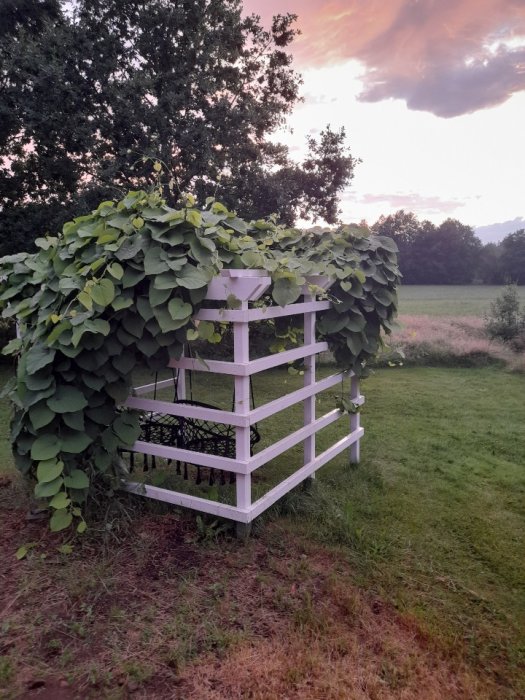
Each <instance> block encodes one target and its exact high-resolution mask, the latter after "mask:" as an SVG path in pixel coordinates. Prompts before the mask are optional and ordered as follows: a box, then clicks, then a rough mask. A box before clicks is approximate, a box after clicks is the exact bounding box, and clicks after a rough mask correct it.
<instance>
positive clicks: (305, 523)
mask: <svg viewBox="0 0 525 700" xmlns="http://www.w3.org/2000/svg"><path fill="white" fill-rule="evenodd" d="M364 387H365V388H364V391H365V393H366V396H367V405H366V407H365V409H364V410H363V416H362V417H363V424H364V425H365V426H366V436H365V439H364V441H363V450H362V455H363V459H362V462H361V464H360V465H359V466H358V467H357V468H355V469H351V470H348V468H347V466H346V465H345V464H344V463H343V462H342V461H339V462H334V463H332V464H331V465H329V466H328V467H327V468H326V469H325V471H324V472H322V474H321V475H320V478H319V481H318V484H316V489H315V490H314V494H315V497H313V498H312V499H311V501H310V500H308V499H307V498H306V497H304V496H303V499H304V508H305V510H304V515H303V511H300V513H301V516H300V517H299V518H298V519H297V520H294V525H293V526H294V527H295V526H298V527H300V528H301V530H303V531H304V532H306V533H308V535H309V536H311V537H317V538H321V539H322V540H323V541H324V542H326V543H327V544H328V543H333V542H334V540H335V539H338V540H339V541H340V543H341V547H342V548H343V549H344V551H345V552H346V554H347V556H348V558H349V559H350V561H351V562H352V563H353V565H354V566H355V570H356V571H357V572H359V576H360V583H361V585H362V586H364V587H366V588H367V589H370V588H371V587H372V588H373V589H374V590H376V591H377V592H378V593H379V595H381V596H382V597H385V598H386V599H387V600H389V601H391V602H392V603H393V604H394V605H395V606H396V607H398V608H399V609H402V610H404V611H408V612H410V613H411V614H413V615H415V616H416V617H417V618H418V619H419V620H420V621H421V622H422V624H423V625H424V626H425V627H426V628H427V629H429V630H431V631H432V632H434V633H437V634H438V635H439V636H440V637H442V638H443V639H447V640H448V643H449V644H450V646H451V648H453V647H455V648H461V649H463V650H464V651H465V653H466V654H467V656H468V658H470V659H471V660H472V661H473V662H474V663H475V664H476V665H478V664H479V666H480V667H483V666H486V667H488V668H491V667H492V666H494V668H496V667H498V666H499V664H503V665H504V667H505V669H506V670H505V673H507V674H508V675H509V676H512V675H515V676H516V678H517V677H518V676H519V672H520V671H519V669H520V668H521V669H522V668H523V666H522V664H523V663H524V661H525V659H524V656H523V654H524V652H525V635H524V630H525V557H524V533H525V470H524V463H523V459H524V455H525V431H524V430H523V425H525V402H524V401H523V396H524V395H525V377H524V376H512V375H510V374H507V373H505V372H503V371H498V370H493V369H492V370H491V369H483V370H477V369H467V370H464V369H447V370H442V369H431V368H412V369H396V370H393V371H381V372H378V373H377V374H375V375H374V376H373V377H372V378H370V379H369V380H367V381H366V382H365V385H364ZM501 670H502V669H501V667H500V668H499V671H498V672H501ZM523 690H524V691H525V688H524V689H523Z"/></svg>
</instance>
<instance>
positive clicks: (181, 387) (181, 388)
mask: <svg viewBox="0 0 525 700" xmlns="http://www.w3.org/2000/svg"><path fill="white" fill-rule="evenodd" d="M181 357H184V350H183V351H182V355H181ZM185 398H186V370H185V369H183V368H182V367H179V368H178V369H177V399H178V400H179V401H183V400H184V399H185Z"/></svg>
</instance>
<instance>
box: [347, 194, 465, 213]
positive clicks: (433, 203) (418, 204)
mask: <svg viewBox="0 0 525 700" xmlns="http://www.w3.org/2000/svg"><path fill="white" fill-rule="evenodd" d="M343 199H344V200H346V201H350V202H351V201H357V202H359V203H360V204H384V205H385V206H386V207H388V208H389V209H407V210H409V211H414V212H415V213H419V214H423V215H427V216H430V215H432V214H451V213H453V212H454V211H455V210H456V209H458V208H459V207H462V206H464V203H463V202H462V201H461V200H459V199H441V197H436V196H434V195H430V196H425V195H420V194H417V193H416V192H396V193H393V194H364V195H362V196H356V195H354V194H353V193H352V192H348V193H347V194H346V195H345V196H343Z"/></svg>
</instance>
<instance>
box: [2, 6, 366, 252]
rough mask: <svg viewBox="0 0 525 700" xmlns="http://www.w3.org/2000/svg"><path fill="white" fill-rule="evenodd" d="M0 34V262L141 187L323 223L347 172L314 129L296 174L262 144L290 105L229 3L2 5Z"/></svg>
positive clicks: (284, 79)
mask: <svg viewBox="0 0 525 700" xmlns="http://www.w3.org/2000/svg"><path fill="white" fill-rule="evenodd" d="M9 8H10V11H9V17H10V21H9V22H7V23H6V24H5V26H4V28H3V33H2V34H1V35H0V89H1V100H0V102H1V104H2V114H1V116H2V117H5V119H3V120H2V125H1V126H0V206H1V207H2V217H1V218H2V222H1V224H0V252H4V253H6V252H12V251H14V250H19V249H21V248H24V247H27V243H28V242H29V241H32V240H33V239H34V238H35V237H36V235H39V234H41V233H43V232H44V231H45V230H46V229H54V228H56V227H58V226H59V225H61V224H62V223H63V221H64V220H66V219H67V218H68V217H69V216H70V215H71V213H72V212H74V213H75V214H78V212H79V211H85V212H87V211H90V210H91V209H92V208H93V206H95V203H96V202H98V201H100V199H101V198H104V197H105V198H111V197H114V196H115V194H116V190H123V189H128V188H137V187H139V186H145V185H147V184H148V179H151V178H150V172H151V163H150V162H143V161H142V156H147V157H148V158H151V159H155V160H159V161H161V162H162V163H163V164H164V167H165V168H166V170H167V171H168V172H169V173H170V174H171V175H172V182H171V187H170V188H168V189H167V191H166V193H165V194H166V196H167V197H168V198H169V199H170V201H172V202H173V200H174V199H176V198H177V196H178V195H179V193H180V192H183V191H188V190H191V191H193V192H194V193H195V194H197V196H198V197H199V199H201V200H203V199H204V198H205V197H206V196H209V195H212V194H217V196H219V197H220V198H221V199H222V200H224V201H225V202H226V203H227V204H233V203H235V204H236V205H237V204H238V202H241V203H245V204H243V205H241V207H239V213H240V214H242V215H243V216H247V217H260V216H266V215H269V214H271V213H274V212H275V213H277V214H278V215H279V216H280V218H281V220H282V221H284V222H285V223H287V224H291V223H293V221H294V220H295V219H296V218H297V217H298V216H300V215H301V216H303V215H305V214H312V215H314V216H321V217H323V218H325V219H326V220H327V221H328V222H329V223H332V222H334V221H335V220H336V217H337V201H338V194H339V193H340V192H341V190H342V189H343V188H344V187H345V186H346V185H347V184H348V182H349V181H350V180H351V178H352V175H353V169H354V166H355V160H354V159H353V158H352V156H351V155H350V153H349V151H348V149H347V148H346V147H345V145H344V139H345V134H344V132H343V131H333V130H331V129H330V127H327V128H326V129H325V130H324V131H323V132H322V134H321V136H320V138H319V140H318V141H315V140H310V143H309V147H310V153H309V154H308V156H307V158H306V159H305V161H304V162H303V163H302V164H300V165H299V164H297V163H294V162H293V161H292V160H291V158H290V154H289V151H288V148H287V147H286V146H284V145H282V144H278V143H275V142H273V141H270V140H269V138H268V137H269V135H270V134H271V133H272V132H274V131H275V130H276V129H277V128H278V127H279V126H281V125H282V124H283V123H284V120H285V118H286V115H287V114H288V113H289V112H290V111H291V110H292V108H293V107H294V105H295V104H296V103H297V101H298V99H299V86H300V82H301V81H300V77H299V76H298V74H297V73H295V72H294V71H293V69H292V66H291V62H292V57H291V55H290V53H289V51H287V48H288V47H289V46H290V45H291V44H292V42H293V40H294V38H295V35H296V34H297V31H296V29H295V28H294V21H295V19H296V17H295V16H294V15H289V14H287V15H278V16H276V17H274V19H273V22H272V26H271V28H270V29H269V30H265V29H263V28H262V27H261V25H260V23H259V19H258V18H257V17H256V16H250V17H244V18H243V17H242V16H241V2H240V0H146V1H143V0H104V1H102V0H89V1H88V0H76V1H75V2H73V3H71V2H66V1H65V0H56V1H53V0H40V2H36V3H29V2H27V0H10V2H9Z"/></svg>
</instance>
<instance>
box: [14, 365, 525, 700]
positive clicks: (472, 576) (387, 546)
mask: <svg viewBox="0 0 525 700" xmlns="http://www.w3.org/2000/svg"><path fill="white" fill-rule="evenodd" d="M4 374H6V372H4ZM297 381H299V380H298V378H294V377H290V376H289V375H288V374H287V373H285V372H277V371H274V372H270V373H268V374H267V375H266V377H265V378H264V381H263V380H262V378H261V377H260V378H259V381H258V382H256V386H255V391H256V400H257V401H258V403H262V402H264V401H266V400H268V399H269V398H273V397H274V396H275V395H276V394H277V393H279V392H280V391H282V389H283V388H284V389H285V390H286V391H288V390H291V389H292V388H294V386H295V383H296V382H297ZM207 390H208V391H210V392H211V393H212V395H213V396H214V402H217V401H221V400H224V401H225V402H228V400H229V397H230V391H229V387H225V386H224V385H219V384H217V385H212V384H208V385H207ZM199 391H200V395H199V396H198V398H201V399H205V398H206V396H204V395H203V394H202V392H203V391H204V385H201V388H200V390H199ZM363 391H364V393H365V394H366V397H367V404H366V406H365V407H364V409H363V411H362V422H363V425H364V426H365V430H366V435H365V438H364V440H363V444H362V462H361V464H359V465H358V466H356V467H349V466H348V464H347V461H346V457H345V456H344V455H342V456H341V457H339V458H338V459H336V460H334V461H333V462H332V463H330V464H329V465H327V466H326V467H324V468H323V469H321V470H320V472H319V474H318V477H317V479H316V481H315V482H314V483H313V484H312V485H311V486H310V488H308V489H302V488H299V489H297V490H295V491H294V492H293V493H292V494H291V495H289V496H288V497H286V498H285V499H284V500H283V501H281V502H280V503H279V504H277V505H276V506H275V507H274V508H273V509H272V511H271V512H270V514H269V515H267V516H265V517H264V518H263V519H262V521H261V522H260V523H259V525H258V527H256V529H255V537H256V539H257V540H260V539H262V543H263V546H264V542H265V538H266V537H267V534H266V532H267V531H268V532H269V531H270V529H271V528H270V526H271V525H272V523H273V525H275V524H276V523H278V524H279V527H281V528H284V530H285V531H287V532H288V533H289V535H290V536H291V537H301V538H303V539H304V541H309V542H317V543H319V544H320V545H321V546H322V547H324V548H325V549H326V551H327V552H333V553H334V554H337V556H342V557H343V558H344V559H345V560H346V562H347V563H348V565H349V566H350V569H351V571H352V576H353V580H354V581H355V582H356V583H357V585H358V586H359V588H360V590H362V591H364V592H365V593H366V594H367V595H369V594H373V595H374V596H377V597H378V598H379V599H380V600H382V601H384V602H385V603H386V604H387V605H389V606H392V607H393V608H394V609H396V610H397V611H399V612H400V614H402V615H404V616H406V617H408V618H409V619H414V620H416V621H417V625H418V627H419V628H421V629H422V630H424V631H425V633H426V634H428V635H429V637H430V638H431V639H433V640H435V641H436V640H437V642H438V643H439V644H440V645H441V647H442V648H444V649H446V651H447V653H448V654H450V656H451V658H452V657H454V658H458V659H460V660H461V661H463V662H465V663H466V664H467V665H468V667H469V668H472V669H474V671H475V673H476V674H480V677H481V678H485V679H488V680H487V683H488V682H489V680H490V682H491V683H495V684H496V685H497V688H498V695H497V697H498V698H499V697H501V698H509V699H510V698H516V697H523V696H524V695H525V687H524V686H523V684H522V681H523V674H522V671H523V663H524V652H525V636H524V630H525V557H524V556H523V554H524V550H523V533H524V532H525V471H524V469H523V456H524V455H525V431H523V425H524V424H525V403H524V401H523V396H524V395H525V376H523V375H512V374H510V373H507V372H505V371H503V370H498V369H493V368H492V369H490V368H485V369H433V368H396V369H393V370H380V371H378V372H377V373H376V374H375V375H373V376H372V377H371V378H370V379H368V380H366V382H365V383H364V388H363ZM334 393H336V392H334V391H333V390H332V392H328V393H327V394H326V395H325V396H323V397H322V399H321V404H322V406H321V408H322V410H323V411H326V410H329V409H330V408H331V407H332V406H333V402H334V396H333V394H334ZM1 405H2V413H1V414H0V418H1V423H2V425H1V426H0V429H1V430H2V438H3V439H2V442H1V444H0V450H1V451H0V455H1V468H2V470H4V471H7V472H9V470H10V469H12V467H11V460H10V457H9V445H8V441H7V409H6V404H5V401H3V402H2V404H1ZM300 412H301V410H300V408H299V409H298V410H297V411H295V412H294V411H292V412H291V413H290V414H289V416H288V422H286V425H285V424H284V421H282V420H281V421H279V420H278V419H274V421H273V423H272V421H265V422H263V424H261V426H260V430H261V432H262V434H263V440H264V444H268V443H269V442H272V441H274V440H275V439H278V437H280V435H281V434H282V433H283V432H286V430H288V429H289V427H290V426H293V425H294V424H295V422H297V421H299V420H300ZM344 429H345V426H344V421H342V422H341V423H340V424H339V426H338V428H337V429H336V428H334V429H333V431H332V430H331V429H330V430H327V431H326V433H325V434H323V436H322V437H321V438H320V443H321V445H323V444H329V443H330V442H331V441H333V440H334V439H335V437H336V432H335V430H339V431H341V430H342V431H344ZM299 452H300V450H299V451H297V450H296V451H295V452H290V453H288V454H287V455H286V456H285V457H284V458H282V459H281V461H280V462H275V463H273V464H272V465H270V467H269V469H268V470H267V473H266V475H265V474H264V473H263V472H261V477H260V479H259V481H258V482H257V485H256V488H257V489H258V490H262V491H264V490H265V488H266V487H267V486H266V485H267V484H271V483H273V482H274V481H275V479H276V478H277V477H278V476H279V475H281V474H285V473H288V472H289V471H290V470H292V469H293V468H294V467H295V463H296V460H298V459H299V458H300V455H299ZM296 453H297V454H296ZM263 469H264V468H263ZM0 503H3V505H0V507H6V503H7V500H6V498H5V489H4V497H3V500H2V501H0ZM12 505H13V504H12V503H11V504H8V507H10V508H11V507H12ZM187 517H188V518H190V520H191V517H192V516H187ZM92 546H93V545H91V547H92ZM111 546H112V547H114V548H115V553H114V555H113V554H111V551H110V552H109V554H108V555H107V557H109V559H108V561H109V564H108V566H109V567H111V563H110V562H111V558H112V557H113V556H116V555H117V552H118V548H119V545H111ZM136 546H137V547H139V546H140V543H139V544H137V545H136ZM268 546H270V544H268ZM137 556H138V555H137ZM208 556H210V557H211V559H210V562H209V563H210V565H213V557H214V556H215V555H214V554H213V552H211V553H208V554H207V553H206V550H204V551H203V552H202V557H203V559H204V561H206V558H207V557H208ZM76 561H77V563H76ZM33 566H34V567H36V569H35V570H36V571H37V572H40V573H39V574H38V573H37V574H35V575H37V578H38V575H41V576H43V575H47V574H45V571H43V570H42V567H45V566H47V565H46V564H45V562H41V563H38V562H34V563H33ZM79 566H80V563H78V560H72V561H71V563H70V564H69V565H68V567H69V568H68V571H69V574H68V576H69V577H70V578H71V580H72V581H73V580H75V581H76V580H77V579H78V576H80V574H79V573H77V574H76V573H75V567H79ZM108 572H109V573H108V576H109V575H110V573H111V571H110V568H109V569H108ZM263 573H264V572H263V571H261V575H263ZM267 573H268V572H267ZM82 575H83V576H86V575H87V574H86V572H85V571H84V572H83V574H82ZM268 575H269V576H270V577H271V576H272V575H273V574H271V573H268ZM46 580H47V579H46ZM88 584H89V582H88V581H87V582H85V586H86V587H87V589H89V585H88ZM47 585H48V584H47V583H46V586H47ZM93 586H94V589H96V590H98V584H96V586H95V583H94V584H93ZM89 590H90V589H89ZM46 595H47V593H46ZM49 595H52V594H51V593H50V594H49ZM86 595H88V594H87V593H86ZM93 595H94V594H93ZM97 595H100V591H99V592H98V593H97ZM88 598H89V595H88ZM83 605H89V600H88V599H86V600H84V602H83ZM149 605H150V607H151V605H153V613H151V614H153V615H154V614H155V612H154V609H155V608H154V606H155V603H151V601H150V603H149ZM112 624H116V623H112ZM239 624H242V620H241V621H240V622H239ZM6 629H7V628H6ZM186 633H188V634H190V633H191V634H192V632H191V630H189V631H188V630H186V632H185V634H186ZM9 658H10V657H9ZM39 659H40V657H39ZM0 660H1V659H0ZM38 663H44V662H43V661H42V659H40V660H39V661H38ZM45 664H51V665H52V664H53V661H51V662H50V661H49V660H47V661H45ZM483 682H484V681H483ZM520 683H521V685H520ZM483 697H485V696H483ZM487 697H488V696H487ZM494 697H496V696H494Z"/></svg>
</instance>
